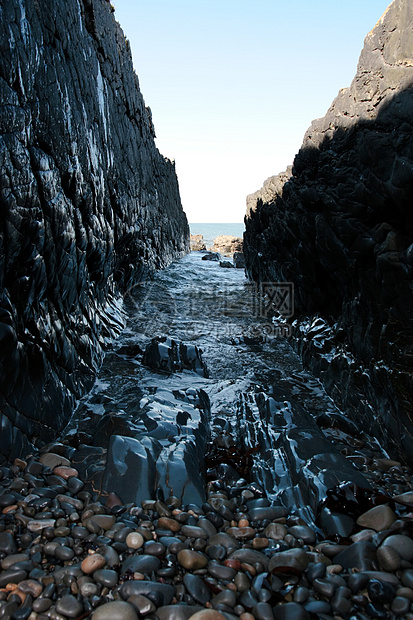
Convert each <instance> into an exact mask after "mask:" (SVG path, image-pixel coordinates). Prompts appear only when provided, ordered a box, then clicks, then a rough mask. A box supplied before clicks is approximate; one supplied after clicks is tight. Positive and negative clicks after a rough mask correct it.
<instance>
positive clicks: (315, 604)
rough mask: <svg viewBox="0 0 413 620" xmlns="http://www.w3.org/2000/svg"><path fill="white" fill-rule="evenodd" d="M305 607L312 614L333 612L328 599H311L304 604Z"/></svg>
mask: <svg viewBox="0 0 413 620" xmlns="http://www.w3.org/2000/svg"><path fill="white" fill-rule="evenodd" d="M304 608H305V609H306V610H307V611H308V612H310V614H316V615H317V616H318V614H329V613H330V612H331V605H330V603H328V602H327V601H310V602H309V603H306V604H305V605H304ZM277 618H278V616H277Z"/></svg>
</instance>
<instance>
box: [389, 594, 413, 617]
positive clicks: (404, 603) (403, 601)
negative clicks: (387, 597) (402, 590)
mask: <svg viewBox="0 0 413 620" xmlns="http://www.w3.org/2000/svg"><path fill="white" fill-rule="evenodd" d="M411 604H412V602H411V601H410V600H409V599H408V598H404V597H403V596H396V597H395V598H394V599H393V601H392V604H391V610H392V612H393V613H394V614H395V615H396V616H404V615H405V614H407V613H409V610H410V606H411Z"/></svg>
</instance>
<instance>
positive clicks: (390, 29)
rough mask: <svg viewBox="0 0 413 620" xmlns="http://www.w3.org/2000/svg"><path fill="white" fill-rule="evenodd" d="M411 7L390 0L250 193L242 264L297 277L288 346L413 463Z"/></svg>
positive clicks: (278, 276)
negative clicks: (300, 133)
mask: <svg viewBox="0 0 413 620" xmlns="http://www.w3.org/2000/svg"><path fill="white" fill-rule="evenodd" d="M412 19H413V9H412V5H411V3H410V2H408V1H407V0H395V1H394V2H393V3H392V4H391V5H390V7H389V8H388V10H387V11H386V12H385V13H384V15H383V17H382V18H381V19H380V21H379V22H378V23H377V25H376V27H375V28H374V29H373V30H372V31H371V32H370V33H369V34H368V35H367V37H366V39H365V45H364V49H363V51H362V53H361V56H360V60H359V64H358V68H357V74H356V76H355V78H354V80H353V82H352V84H351V86H350V87H349V88H347V89H343V90H341V91H340V93H339V94H338V96H337V98H336V99H335V100H334V102H333V103H332V105H331V107H330V109H329V110H328V112H327V114H326V116H325V117H324V118H322V119H317V120H315V121H314V122H313V123H312V125H311V127H310V128H309V129H308V131H307V133H306V135H305V138H304V142H303V145H302V147H301V149H300V151H299V153H298V154H297V155H296V157H295V160H294V166H293V167H292V168H290V169H288V170H287V171H286V172H285V173H282V174H281V175H279V176H277V177H271V178H270V179H268V180H267V181H266V182H265V183H264V186H263V188H262V189H261V190H259V191H258V192H256V193H255V194H252V195H251V196H249V197H248V198H247V215H246V233H245V244H244V245H245V247H244V252H245V257H246V263H247V271H248V273H249V275H250V276H251V277H252V278H253V279H256V280H261V281H263V282H278V281H291V282H293V283H294V284H295V307H296V315H295V317H296V318H297V319H298V320H297V321H296V322H295V323H294V324H293V328H294V334H295V338H296V346H297V348H298V350H299V351H300V353H301V355H302V358H303V360H304V362H305V363H306V364H307V365H308V366H309V367H310V368H311V370H312V371H313V372H314V373H315V374H316V375H317V376H319V377H320V378H321V379H322V380H323V382H324V385H325V386H326V388H327V389H328V391H329V392H330V394H331V395H332V396H333V397H334V399H335V400H336V402H337V404H338V405H339V407H341V408H345V409H348V410H350V411H353V413H354V419H355V421H356V422H357V423H358V424H360V425H361V426H362V427H363V428H364V429H365V430H370V431H372V432H373V433H374V434H376V435H377V436H379V437H380V438H381V439H382V440H383V441H385V442H387V443H389V442H393V449H395V450H397V451H401V452H403V453H404V454H405V455H407V456H408V458H409V459H410V460H413V449H412V446H413V441H412V439H413V424H412V421H411V399H410V397H409V394H411V393H412V389H413V376H412V373H411V368H412V363H413V357H412V352H413V296H412V280H413V218H412V209H411V204H412V198H413V155H412V150H411V135H412V130H413V126H412V113H413V61H412V59H413V36H412V31H411V27H410V24H411V22H412Z"/></svg>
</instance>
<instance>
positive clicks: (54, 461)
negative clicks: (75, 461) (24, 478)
mask: <svg viewBox="0 0 413 620" xmlns="http://www.w3.org/2000/svg"><path fill="white" fill-rule="evenodd" d="M39 462H40V463H41V464H42V465H44V466H45V467H50V469H55V467H59V465H64V466H65V467H70V461H69V459H67V458H65V457H64V456H61V455H60V454H55V453H54V452H45V453H44V454H41V455H40V457H39Z"/></svg>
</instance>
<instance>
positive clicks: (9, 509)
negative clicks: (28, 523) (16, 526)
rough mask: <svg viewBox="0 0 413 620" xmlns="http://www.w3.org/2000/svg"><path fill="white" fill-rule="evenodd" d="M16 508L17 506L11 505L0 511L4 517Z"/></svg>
mask: <svg viewBox="0 0 413 620" xmlns="http://www.w3.org/2000/svg"><path fill="white" fill-rule="evenodd" d="M17 509H18V506H17V504H12V505H11V506H6V508H3V510H2V511H1V512H2V513H3V514H4V515H7V514H9V512H13V510H17Z"/></svg>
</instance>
